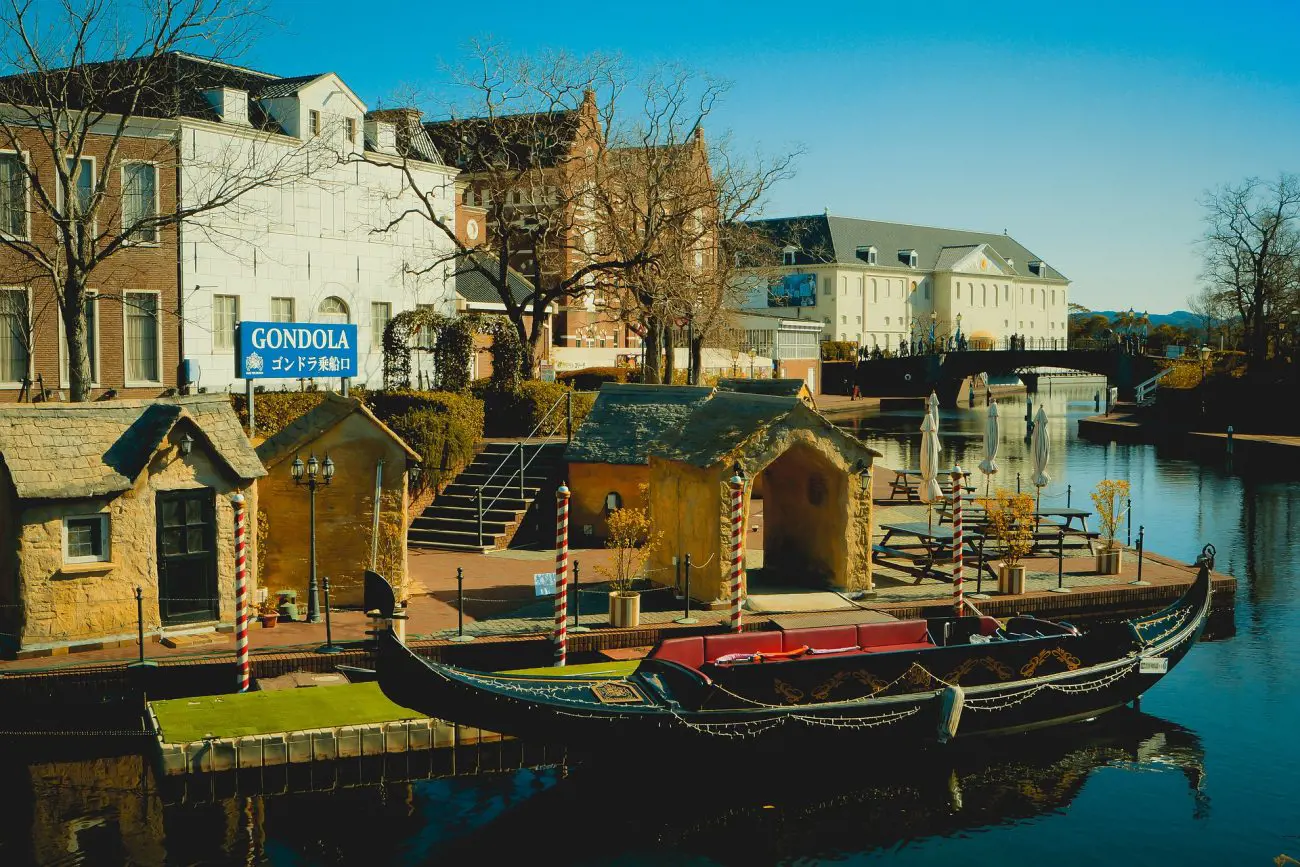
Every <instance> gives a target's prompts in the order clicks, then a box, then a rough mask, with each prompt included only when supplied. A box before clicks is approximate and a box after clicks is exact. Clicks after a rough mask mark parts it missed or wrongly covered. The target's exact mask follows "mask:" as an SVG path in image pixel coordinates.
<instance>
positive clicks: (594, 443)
mask: <svg viewBox="0 0 1300 867" xmlns="http://www.w3.org/2000/svg"><path fill="white" fill-rule="evenodd" d="M712 394H713V389H712V388H709V387H707V386H702V385H631V384H628V385H623V384H620V383H616V382H609V383H605V385H603V386H601V389H600V393H599V394H597V395H596V402H595V404H594V405H593V406H592V408H591V412H589V413H588V414H587V418H586V419H585V420H584V421H583V422H582V425H581V426H580V427H579V428H578V430H577V431H576V432H574V434H573V442H572V443H571V444H570V445H569V448H568V450H567V451H566V453H565V458H566V459H567V460H568V461H569V462H570V463H584V464H646V463H649V461H650V459H649V457H648V455H649V452H650V449H651V448H652V447H653V446H656V445H658V444H659V443H660V442H661V441H662V440H663V439H664V438H665V437H667V436H669V435H671V434H672V433H673V432H674V431H675V430H676V429H677V428H679V427H680V426H681V425H682V423H683V422H684V421H685V420H686V419H687V417H689V416H690V414H691V412H692V411H693V410H695V409H696V407H698V406H699V405H700V404H702V403H704V402H705V401H707V400H708V399H709V397H710V396H711V395H712Z"/></svg>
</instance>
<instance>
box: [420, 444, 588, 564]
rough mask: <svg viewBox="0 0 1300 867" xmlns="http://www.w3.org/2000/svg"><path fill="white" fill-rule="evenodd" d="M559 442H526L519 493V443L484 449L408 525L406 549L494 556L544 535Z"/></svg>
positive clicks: (560, 458)
mask: <svg viewBox="0 0 1300 867" xmlns="http://www.w3.org/2000/svg"><path fill="white" fill-rule="evenodd" d="M564 448H565V443H563V442H536V441H533V442H525V443H524V444H523V450H524V462H525V463H526V464H527V467H526V470H525V472H524V475H523V488H522V490H521V489H520V482H519V443H518V442H490V443H486V444H485V445H484V447H483V450H482V451H480V452H479V453H478V454H477V455H476V456H475V457H474V460H473V462H472V463H470V465H469V466H467V467H466V468H465V469H464V470H462V471H461V473H460V475H458V476H457V477H456V480H455V481H454V482H452V483H451V484H450V485H448V486H447V488H446V489H445V490H444V491H443V492H442V493H441V494H439V495H438V496H437V497H436V498H435V499H434V501H433V503H432V504H430V506H429V507H428V508H426V509H425V510H424V512H423V513H422V514H421V515H420V517H418V518H416V519H415V521H413V522H412V523H411V527H410V529H409V530H408V531H407V544H408V545H409V546H410V547H413V548H439V549H442V550H448V551H480V552H481V551H492V550H497V549H500V548H505V547H507V546H509V545H510V543H511V542H512V541H514V540H515V538H516V536H517V535H518V536H520V537H521V539H522V538H523V537H525V536H530V535H532V533H531V532H530V531H533V530H536V531H537V532H542V527H544V526H545V523H544V519H545V518H546V517H547V516H552V523H553V516H554V513H555V489H556V487H558V485H559V479H560V474H561V471H562V470H563V467H564ZM480 487H481V488H482V489H483V527H482V531H483V534H482V536H481V537H480V536H479V522H478V497H477V493H478V490H479V488H480Z"/></svg>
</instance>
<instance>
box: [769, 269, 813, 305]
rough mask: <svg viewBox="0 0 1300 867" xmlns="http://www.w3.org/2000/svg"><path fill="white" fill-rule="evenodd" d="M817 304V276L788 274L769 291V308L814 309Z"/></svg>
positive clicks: (772, 285) (771, 286)
mask: <svg viewBox="0 0 1300 867" xmlns="http://www.w3.org/2000/svg"><path fill="white" fill-rule="evenodd" d="M816 304H817V275H816V274H786V275H785V276H784V277H782V278H781V279H780V280H778V281H774V282H773V283H772V284H771V285H770V286H769V287H768V290H767V306H768V307H813V306H815V305H816Z"/></svg>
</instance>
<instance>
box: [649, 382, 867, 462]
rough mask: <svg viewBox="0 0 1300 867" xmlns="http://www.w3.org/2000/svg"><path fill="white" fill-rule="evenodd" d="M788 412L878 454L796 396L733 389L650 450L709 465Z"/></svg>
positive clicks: (844, 441)
mask: <svg viewBox="0 0 1300 867" xmlns="http://www.w3.org/2000/svg"><path fill="white" fill-rule="evenodd" d="M791 413H806V414H807V416H806V417H807V418H808V420H809V422H810V423H811V424H813V425H816V426H819V427H821V428H822V429H823V430H824V431H825V433H826V435H827V436H829V437H831V438H833V439H835V440H838V441H840V442H843V443H845V444H848V445H851V446H853V447H855V448H857V449H860V450H863V451H865V452H866V453H867V454H870V455H872V456H873V457H881V454H880V452H878V451H876V450H875V449H872V448H870V447H868V446H867V445H865V444H864V443H863V442H862V441H861V440H859V439H857V438H856V437H854V436H852V435H850V434H848V433H846V432H844V431H843V430H841V429H839V428H838V427H836V426H835V425H833V424H831V422H829V421H827V420H826V418H825V417H824V416H823V415H821V414H820V413H818V412H817V411H816V410H814V409H812V408H810V407H809V406H808V405H807V404H805V403H804V402H803V401H801V400H799V399H798V398H797V397H781V396H775V395H766V394H741V393H739V392H734V391H719V392H718V393H717V394H716V395H714V397H713V399H712V400H710V401H709V402H708V403H705V404H703V405H702V406H700V407H699V408H698V409H696V410H695V412H693V413H691V415H690V417H689V418H688V419H686V421H685V423H684V424H682V425H680V428H679V429H678V430H677V432H676V435H675V436H673V437H672V438H670V439H667V440H666V441H665V442H664V443H663V445H662V446H660V447H658V448H656V449H654V450H653V451H654V454H655V455H656V456H660V457H665V458H668V459H669V460H674V461H681V462H683V463H687V464H692V465H694V466H697V467H711V466H713V465H714V464H716V463H718V462H719V461H720V460H722V459H723V458H725V457H726V456H727V455H728V454H730V453H732V452H733V451H735V450H736V449H737V448H739V447H740V446H741V445H743V444H744V443H746V442H748V441H749V440H750V439H753V438H754V437H756V436H758V435H759V434H761V433H762V431H763V430H764V429H765V428H767V427H770V426H771V425H773V424H776V423H778V422H780V421H781V420H782V419H784V418H785V417H786V416H788V415H790V414H791Z"/></svg>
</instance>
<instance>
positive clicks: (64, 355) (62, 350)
mask: <svg viewBox="0 0 1300 867" xmlns="http://www.w3.org/2000/svg"><path fill="white" fill-rule="evenodd" d="M86 295H87V296H88V299H87V300H90V301H92V302H93V303H94V305H95V328H94V332H95V333H94V334H93V335H92V339H93V340H94V343H95V352H94V353H93V355H94V357H93V358H91V359H90V364H91V373H92V374H93V375H92V376H91V382H90V384H91V386H92V387H94V388H98V387H99V373H100V367H99V361H100V356H101V355H102V353H101V352H100V345H99V334H100V328H99V320H100V318H101V316H102V315H103V314H102V311H101V310H100V309H99V290H98V289H87V290H86ZM55 312H56V313H57V315H58V317H57V319H56V322H57V324H58V328H59V387H60V388H71V387H72V381H71V379H70V378H69V377H70V376H71V373H70V370H71V367H72V353H71V352H70V351H69V350H68V333H67V331H65V330H64V328H63V311H62V310H61V309H59V308H58V307H57V306H56V307H55ZM123 322H124V323H125V320H123Z"/></svg>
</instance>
